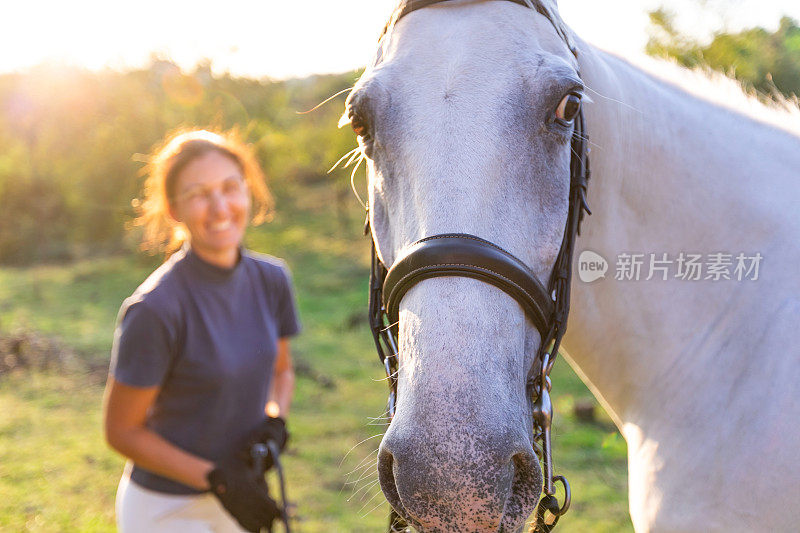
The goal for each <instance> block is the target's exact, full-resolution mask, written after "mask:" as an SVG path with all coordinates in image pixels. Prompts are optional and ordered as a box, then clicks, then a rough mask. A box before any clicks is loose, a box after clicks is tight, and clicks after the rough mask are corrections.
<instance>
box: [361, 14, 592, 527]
mask: <svg viewBox="0 0 800 533" xmlns="http://www.w3.org/2000/svg"><path fill="white" fill-rule="evenodd" d="M445 1H448V0H405V1H403V2H402V3H401V5H400V6H399V7H398V8H397V10H396V11H395V15H394V16H393V17H392V20H391V21H390V24H394V23H396V22H397V21H398V20H400V19H401V18H402V17H403V16H405V15H407V14H408V13H411V12H412V11H415V10H417V9H421V8H423V7H427V6H429V5H432V4H437V3H441V2H445ZM509 1H512V2H514V3H517V4H520V5H523V6H527V7H534V8H535V9H536V10H537V12H539V13H541V14H542V15H544V16H545V17H547V18H548V20H550V22H551V23H552V24H553V26H554V27H555V28H556V31H557V32H558V34H559V36H561V38H562V39H564V41H565V42H566V43H567V45H568V46H569V48H570V51H571V52H572V53H573V54H574V55H575V56H576V57H577V51H576V50H575V48H574V47H572V46H571V45H570V43H569V40H568V39H567V37H566V35H565V33H564V31H563V30H562V29H561V28H560V27H559V25H558V24H557V23H556V21H555V20H554V19H553V16H552V15H551V14H550V13H549V12H548V11H547V9H545V8H544V7H543V6H542V5H541V4H539V3H538V2H532V3H530V4H529V3H528V2H526V1H525V0H509ZM387 28H388V26H387ZM384 31H386V30H384ZM571 149H572V156H571V160H570V191H569V208H568V214H567V223H566V226H565V228H564V236H563V240H562V242H561V249H560V250H559V253H558V256H557V258H556V262H555V265H554V266H553V271H552V273H551V276H550V282H549V284H548V285H547V288H545V285H544V284H543V283H542V282H541V281H540V280H539V278H537V276H536V274H534V273H533V272H532V271H531V270H530V269H529V268H528V266H527V265H525V263H523V262H522V261H521V260H519V259H518V258H516V257H514V256H513V255H512V254H510V253H509V252H507V251H506V250H504V249H503V248H501V247H499V246H497V245H496V244H493V243H491V242H489V241H486V240H484V239H481V238H480V237H476V236H475V235H468V234H463V233H448V234H442V235H433V236H429V237H425V238H423V239H420V240H418V241H417V242H415V243H413V244H412V245H411V246H410V247H409V248H408V249H407V250H405V252H404V253H403V255H401V256H400V257H398V258H397V260H396V261H395V263H394V265H392V267H391V268H390V269H388V270H387V269H386V267H385V265H384V264H383V263H382V262H381V261H380V259H378V255H377V252H376V246H375V240H374V238H373V239H372V261H371V269H370V283H369V287H370V288H369V292H370V294H369V322H370V328H371V329H372V335H373V337H374V339H375V345H376V347H377V350H378V356H379V357H380V360H381V363H383V366H384V369H385V370H386V375H387V378H388V381H389V400H388V411H387V412H388V417H389V420H390V421H391V419H392V417H394V413H395V405H396V401H397V372H398V349H397V341H396V339H397V334H398V323H399V316H398V314H399V307H400V301H401V300H402V299H403V296H404V295H405V294H406V293H407V292H408V290H409V289H411V287H413V286H414V285H416V284H417V283H419V282H420V281H422V280H425V279H429V278H435V277H442V276H461V277H469V278H474V279H478V280H480V281H484V282H486V283H489V284H491V285H494V286H495V287H497V288H499V289H501V290H502V291H504V292H506V293H507V294H509V295H510V296H511V297H512V298H514V299H515V300H516V301H517V302H518V303H519V304H520V306H522V308H523V309H524V311H525V314H526V315H527V316H528V317H529V318H530V320H531V321H532V322H533V324H534V326H535V327H536V329H537V330H538V331H539V334H540V336H541V339H542V342H541V345H540V347H539V351H538V353H537V357H536V360H535V361H536V363H535V364H538V367H535V372H533V373H532V375H531V377H530V378H529V379H528V383H527V385H528V389H529V390H530V394H531V398H532V401H533V427H534V443H536V446H535V449H536V452H537V454H538V455H539V458H540V460H541V461H542V467H543V468H542V470H543V477H544V485H543V489H542V492H543V493H544V496H543V497H542V499H541V500H540V501H539V505H538V506H537V509H536V521H535V523H534V524H533V526H532V527H531V531H532V532H535V533H547V532H549V531H551V530H552V529H553V528H554V527H555V525H556V523H557V522H558V520H559V518H560V517H561V516H562V515H564V513H566V512H567V510H568V509H569V505H570V498H571V493H570V487H569V483H568V482H567V480H566V479H565V478H564V477H563V476H557V475H555V474H554V473H553V456H552V447H551V435H550V426H551V423H552V419H553V407H552V403H551V400H550V390H551V386H552V384H551V381H550V371H551V370H552V368H553V363H554V362H555V360H556V356H557V355H558V348H559V347H560V345H561V339H562V338H563V337H564V333H565V331H566V328H567V316H568V314H569V300H570V280H571V278H572V256H573V252H574V248H575V240H576V238H577V236H578V234H579V233H580V224H581V221H582V220H583V216H584V212H585V213H588V214H591V212H590V211H589V207H588V205H587V203H586V187H587V185H588V182H589V176H590V170H589V157H588V152H589V150H588V138H587V136H586V133H585V129H584V121H583V111H580V112H579V114H578V115H577V116H576V117H575V119H574V129H573V133H572V140H571ZM365 232H366V233H369V225H367V226H366V228H365ZM559 482H560V483H561V484H562V485H563V487H564V492H565V495H564V503H563V504H559V502H558V499H557V498H556V496H555V485H556V483H559ZM406 527H407V524H406V523H405V521H404V520H403V519H402V518H401V517H400V516H399V515H398V514H397V513H396V512H395V511H394V510H392V514H391V516H390V524H389V531H404V530H405V528H406Z"/></svg>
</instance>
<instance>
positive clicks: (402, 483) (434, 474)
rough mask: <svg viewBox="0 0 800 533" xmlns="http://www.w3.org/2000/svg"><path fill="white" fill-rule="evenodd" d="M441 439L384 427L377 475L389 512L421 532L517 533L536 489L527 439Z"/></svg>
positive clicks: (537, 476)
mask: <svg viewBox="0 0 800 533" xmlns="http://www.w3.org/2000/svg"><path fill="white" fill-rule="evenodd" d="M476 435H483V436H477V437H476ZM441 437H442V438H436V436H435V435H432V434H431V433H429V432H427V433H426V432H420V431H413V430H410V429H409V428H408V427H402V428H401V427H400V425H397V424H392V426H391V427H390V428H389V430H388V431H387V433H386V436H385V437H384V440H383V442H382V443H381V447H380V451H379V454H378V475H379V479H380V484H381V488H382V489H383V493H384V494H385V495H386V498H387V500H388V501H389V503H390V504H391V505H392V507H394V509H395V510H396V511H397V512H398V514H399V515H400V516H402V517H403V518H404V519H406V520H407V521H408V523H409V524H411V525H412V526H414V527H415V528H416V529H417V530H418V531H420V532H425V533H445V532H447V533H455V532H459V533H468V532H474V533H498V532H509V533H510V532H515V531H519V530H520V529H521V527H522V525H523V524H524V522H525V519H526V518H527V517H528V516H529V515H530V514H531V513H532V512H533V509H534V507H535V506H536V503H537V501H538V498H539V494H540V492H541V488H542V473H541V469H540V467H539V463H538V461H537V458H536V456H535V455H534V452H533V448H532V447H531V444H530V441H529V440H528V439H526V438H525V436H524V435H523V434H522V433H521V432H520V433H519V434H518V435H516V434H514V433H508V434H506V435H502V434H501V435H497V434H494V435H492V434H488V433H478V434H476V433H464V432H461V431H459V432H458V433H457V434H456V433H453V432H444V434H443V435H441Z"/></svg>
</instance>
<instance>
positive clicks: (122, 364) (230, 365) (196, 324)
mask: <svg viewBox="0 0 800 533" xmlns="http://www.w3.org/2000/svg"><path fill="white" fill-rule="evenodd" d="M299 330H300V324H299V321H298V318H297V311H296V308H295V303H294V296H293V292H292V285H291V280H290V277H289V274H288V271H287V269H286V266H285V265H284V264H283V262H282V261H280V260H279V259H276V258H274V257H270V256H266V255H261V254H256V253H253V252H250V251H247V250H242V252H241V255H240V259H239V262H238V263H237V264H236V266H235V267H233V268H230V269H226V268H220V267H218V266H215V265H212V264H210V263H207V262H205V261H203V260H202V259H200V258H199V257H198V256H197V255H196V254H195V253H194V252H193V251H192V250H191V249H190V248H184V249H183V250H181V251H179V252H177V253H175V254H174V255H173V256H172V257H170V258H169V260H167V262H166V263H164V264H163V265H162V266H161V267H159V268H158V269H157V270H156V271H155V272H153V274H151V275H150V277H148V278H147V280H146V281H145V282H144V283H142V285H140V286H139V288H138V289H136V291H135V292H134V293H133V295H132V296H130V297H129V298H127V299H126V300H125V301H124V302H123V304H122V307H121V309H120V311H119V316H118V318H117V328H116V331H115V333H114V345H113V348H112V352H111V367H110V372H111V374H112V375H113V376H114V379H115V380H117V381H119V382H121V383H124V384H126V385H131V386H134V387H154V386H158V387H160V391H159V394H158V396H157V397H156V400H155V403H154V405H153V406H152V408H151V409H150V412H149V413H148V415H147V422H146V425H147V427H148V428H149V429H150V430H152V431H154V432H155V433H157V434H158V435H160V436H161V437H163V438H165V439H166V440H168V441H169V442H171V443H173V444H175V445H176V446H178V447H179V448H182V449H184V450H186V451H188V452H191V453H193V454H195V455H198V456H200V457H203V458H205V459H208V460H210V461H218V460H219V459H222V458H223V457H225V456H226V455H228V454H230V453H232V452H234V451H235V448H236V447H237V446H238V445H241V442H242V440H243V439H244V438H245V437H246V436H247V435H248V433H249V432H250V431H252V429H253V428H254V427H256V426H257V425H258V424H259V423H260V422H261V421H262V420H263V419H264V408H265V406H266V402H267V396H268V394H269V390H270V381H271V377H272V373H273V368H274V366H275V357H276V353H277V342H278V339H280V338H282V337H289V336H292V335H295V334H296V333H298V331H299ZM131 479H133V481H135V482H136V483H138V484H139V485H141V486H143V487H145V488H148V489H152V490H156V491H159V492H166V493H171V494H194V493H198V492H200V491H197V490H195V489H193V488H191V487H188V486H186V485H183V484H182V483H178V482H177V481H173V480H170V479H167V478H165V477H162V476H159V475H157V474H154V473H152V472H149V471H147V470H145V469H143V468H140V467H139V466H136V465H134V468H133V471H132V473H131Z"/></svg>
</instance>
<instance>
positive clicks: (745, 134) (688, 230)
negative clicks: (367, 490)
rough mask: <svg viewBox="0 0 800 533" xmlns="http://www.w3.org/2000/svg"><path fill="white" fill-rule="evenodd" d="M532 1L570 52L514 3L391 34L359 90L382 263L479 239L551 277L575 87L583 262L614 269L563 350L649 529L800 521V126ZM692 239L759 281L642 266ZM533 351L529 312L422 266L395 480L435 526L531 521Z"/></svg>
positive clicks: (407, 329) (386, 462)
mask: <svg viewBox="0 0 800 533" xmlns="http://www.w3.org/2000/svg"><path fill="white" fill-rule="evenodd" d="M538 7H539V8H540V9H541V8H544V9H546V10H548V11H549V13H550V14H551V16H552V17H553V19H554V21H555V26H556V27H558V28H559V29H560V30H561V31H563V32H564V33H565V34H566V35H567V37H568V40H569V41H571V42H572V43H573V44H574V45H575V46H576V47H577V50H578V58H577V61H576V59H575V58H574V57H573V55H572V54H571V53H570V50H569V48H568V47H567V45H566V44H565V41H564V40H563V39H562V38H561V37H560V36H559V35H558V33H557V31H556V29H555V27H554V25H553V24H551V22H550V21H548V19H547V18H545V17H544V16H542V15H541V14H540V13H538V12H537V11H535V10H534V9H528V8H526V7H523V6H520V5H517V4H515V3H513V2H508V1H494V0H489V1H487V0H451V1H449V2H443V3H440V4H436V5H433V6H430V7H425V8H424V9H419V10H417V11H414V12H412V13H410V14H408V15H407V16H405V17H403V18H402V19H400V20H399V21H397V24H390V26H389V27H388V29H387V32H386V34H385V35H384V37H383V38H382V39H381V41H380V43H379V49H378V52H377V54H376V56H375V59H374V61H373V62H372V64H371V65H369V66H368V68H367V69H366V71H365V72H364V74H363V76H362V77H361V79H360V80H359V82H358V83H357V84H356V87H355V90H354V91H353V93H352V94H351V96H350V98H349V99H348V109H349V115H350V116H351V117H353V120H354V127H355V129H356V130H357V132H358V133H359V134H360V142H361V145H362V148H363V151H364V153H365V154H366V156H367V163H368V175H369V206H370V222H371V228H372V232H373V237H374V239H375V242H376V243H377V250H378V254H379V257H380V258H381V260H382V261H383V262H384V264H385V265H387V266H391V265H392V264H393V262H394V260H395V258H396V257H397V256H398V254H399V253H400V252H402V251H403V249H404V248H405V247H407V246H408V245H409V244H410V243H412V242H414V241H416V240H417V239H420V238H422V237H425V236H428V235H434V234H438V233H446V232H460V233H471V234H474V235H477V236H480V237H482V238H484V239H487V240H489V241H492V242H494V243H497V244H498V245H500V246H502V247H503V248H505V249H506V250H508V251H510V252H511V253H513V254H514V255H516V256H517V257H519V258H520V259H522V260H523V261H524V262H525V263H527V265H528V266H529V267H530V268H531V269H532V270H533V271H534V272H535V273H536V275H537V276H538V277H539V278H540V279H541V280H543V281H545V280H547V279H548V278H549V276H550V272H551V268H552V265H553V262H554V260H555V257H556V254H557V252H558V249H559V246H560V243H561V239H562V235H563V227H564V221H565V218H566V210H567V192H568V188H569V183H568V182H569V160H570V145H569V142H568V141H569V138H570V131H571V126H570V125H569V124H568V125H566V126H565V125H563V124H559V122H558V121H557V120H555V116H556V114H557V113H559V112H561V110H558V108H559V103H560V102H561V101H562V100H563V99H564V98H565V96H567V95H568V94H569V93H570V92H578V93H581V94H583V95H584V97H583V104H584V112H585V117H586V132H587V133H588V135H589V137H590V139H591V141H592V152H591V163H592V169H593V176H592V179H591V182H590V184H589V202H590V204H591V208H592V211H593V215H592V216H591V217H589V218H587V219H586V220H585V221H584V223H583V229H582V235H581V237H580V239H579V240H578V244H577V247H576V253H575V257H576V260H577V257H578V254H579V253H580V252H581V251H583V250H587V249H588V250H592V251H594V252H597V253H599V254H600V255H601V256H603V257H604V258H606V259H607V260H608V261H609V263H611V267H610V268H611V270H610V272H609V273H608V274H607V276H606V278H605V279H600V280H598V281H595V282H593V283H583V282H581V281H579V280H577V279H575V280H574V281H573V294H572V312H571V314H570V319H569V330H568V333H567V337H566V339H565V346H566V349H567V350H568V351H569V359H570V362H571V364H572V365H573V367H574V368H575V370H576V371H577V372H578V373H579V374H580V375H581V377H582V378H583V379H584V380H585V382H586V383H587V385H588V386H589V387H590V388H591V390H592V391H593V392H594V394H595V395H596V396H597V397H598V399H599V400H600V401H601V402H602V404H603V405H604V406H605V408H606V409H607V411H608V412H609V413H610V415H611V416H612V417H613V419H614V420H615V422H616V423H617V425H618V426H619V428H620V431H621V432H622V434H623V436H624V437H625V439H626V441H627V443H628V454H629V455H628V457H629V461H628V463H629V498H630V513H631V517H632V520H633V524H634V526H635V528H636V530H637V531H639V532H644V531H704V532H705V531H797V530H798V528H800V525H799V524H800V505H797V503H796V500H797V499H798V497H800V456H798V452H797V446H798V444H797V443H798V441H800V423H799V422H800V401H798V400H799V399H800V398H799V397H800V327H798V326H800V276H799V275H798V273H799V270H798V265H800V246H798V242H799V237H800V210H799V209H798V208H800V194H798V190H800V183H798V178H799V177H800V171H799V170H798V169H800V134H798V132H799V131H800V128H798V127H797V125H798V123H799V122H800V121H799V120H798V119H797V116H798V115H797V114H796V113H789V112H788V111H787V112H778V111H775V110H773V109H768V108H767V107H765V106H762V105H760V104H757V103H753V102H747V98H746V97H744V96H740V97H737V99H738V100H739V101H740V102H742V104H741V105H734V106H733V107H739V108H740V109H739V110H738V111H737V109H732V108H731V106H730V105H729V104H728V103H727V102H728V100H729V98H728V96H723V91H721V90H720V89H719V87H720V82H710V81H708V80H707V79H701V78H703V76H700V75H697V74H692V73H686V72H685V71H681V70H680V69H678V68H677V67H672V66H666V67H664V66H662V67H659V70H661V71H662V72H666V73H667V74H666V75H665V77H662V79H659V76H658V75H656V74H652V73H648V72H645V71H644V70H642V69H640V68H637V67H634V66H632V65H631V64H629V63H627V62H626V61H623V60H622V59H619V58H617V57H614V56H612V55H609V54H607V53H604V52H601V51H599V50H597V49H595V48H593V47H591V46H590V45H588V44H586V43H585V42H583V41H581V40H580V39H579V38H578V37H576V36H574V35H573V34H572V32H571V31H570V30H569V29H568V28H566V27H565V26H563V23H562V22H561V20H560V18H559V17H558V13H557V6H556V5H555V2H554V1H553V0H549V1H543V2H542V3H540V4H538ZM621 31H624V29H621ZM671 76H673V77H674V76H677V77H678V78H682V79H688V80H690V82H691V80H694V81H695V82H697V83H698V84H699V85H698V87H700V90H699V91H698V92H696V94H692V92H691V91H690V90H689V89H687V88H685V87H684V86H682V83H676V82H675V81H674V79H670V77H671ZM729 83H730V82H727V81H725V82H723V83H722V86H726V85H728V84H729ZM690 84H691V83H690ZM589 97H591V100H590V98H589ZM745 103H746V105H745ZM745 108H747V109H745ZM681 252H684V253H685V254H689V253H697V254H702V256H703V258H704V261H705V260H706V259H708V258H710V257H712V256H714V254H716V253H725V254H732V256H731V257H730V259H731V260H732V261H733V262H734V263H735V260H736V259H735V258H736V255H737V254H738V253H739V252H744V253H746V254H747V256H748V257H751V256H755V255H756V254H761V256H762V257H763V259H762V261H761V263H760V271H759V272H758V279H756V280H753V279H752V278H754V277H756V276H755V272H754V271H753V270H750V272H749V277H748V276H745V278H744V279H742V280H741V281H738V280H736V279H735V277H736V276H733V275H732V274H733V267H731V271H730V274H731V277H733V278H734V279H731V280H725V279H720V280H718V281H715V280H714V279H713V278H714V277H715V275H713V273H711V271H709V270H707V271H704V272H702V274H701V278H702V279H700V280H697V281H689V280H685V279H681V278H680V277H676V274H679V273H678V272H677V270H676V269H677V268H678V267H679V266H685V265H678V264H677V263H672V264H671V265H670V264H669V263H656V264H655V265H654V266H665V265H666V266H667V267H669V268H672V270H669V271H668V272H667V273H666V274H667V279H666V280H664V279H662V271H661V270H656V275H655V276H653V278H652V279H650V280H645V279H644V278H645V277H646V271H647V269H648V268H649V266H650V265H649V261H650V256H649V254H651V253H654V254H656V255H655V256H654V257H655V259H656V260H661V259H664V257H663V255H662V254H664V253H666V254H668V255H667V259H668V260H672V261H675V260H676V259H677V258H678V257H679V254H680V253H681ZM636 253H643V254H648V255H645V256H644V258H643V259H644V265H643V267H642V268H643V269H642V273H641V279H640V280H639V281H635V280H616V279H613V278H614V273H615V267H614V265H615V264H619V262H618V258H621V257H622V258H624V257H625V256H621V255H620V254H636ZM685 257H688V256H685ZM725 258H727V257H725V256H724V257H723V259H725ZM705 266H706V268H708V264H706V265H705ZM749 266H753V263H752V262H751V264H750V265H749ZM740 273H741V272H740ZM708 275H711V279H705V278H706V277H707V276H708ZM538 345H539V333H538V332H537V331H536V329H535V328H534V327H533V325H532V324H531V323H530V321H528V320H526V317H525V314H524V312H523V310H522V308H521V307H520V305H519V304H518V303H517V302H516V301H515V300H514V299H512V298H511V297H510V296H509V295H507V294H506V293H504V292H502V291H501V290H499V289H497V288H495V287H494V286H492V285H489V284H487V283H483V282H481V281H477V280H474V279H468V278H461V277H440V278H435V279H428V280H425V281H423V282H421V283H419V284H418V285H416V286H415V287H414V288H412V289H411V290H410V291H409V292H408V293H407V294H406V296H405V297H404V298H403V299H402V301H401V305H400V324H399V348H400V356H399V357H400V365H401V366H400V370H399V403H398V405H397V413H396V416H395V417H394V420H393V422H392V424H391V426H390V427H389V429H388V431H387V433H386V435H385V437H384V440H383V442H382V444H381V448H380V453H379V474H380V480H381V485H382V489H383V491H384V493H385V494H386V496H387V498H388V499H389V501H390V503H391V504H392V506H393V507H394V508H395V509H396V510H397V511H398V512H399V513H400V514H401V515H402V516H404V517H405V518H407V519H408V520H409V522H410V523H411V524H413V525H414V526H415V527H416V528H417V529H419V530H420V531H425V532H440V531H441V532H444V531H447V532H454V531H458V532H468V531H470V532H471V531H475V532H496V531H518V530H519V529H520V528H521V527H522V526H523V523H524V520H525V519H526V518H527V517H528V516H529V514H530V513H531V512H532V509H533V507H534V505H535V503H536V500H537V498H538V495H539V490H540V479H541V478H540V476H541V472H540V469H539V465H538V462H537V461H536V458H535V456H534V454H533V449H532V446H531V422H530V419H531V405H530V400H529V398H528V396H527V392H526V387H525V384H526V378H527V375H528V372H529V371H530V369H531V367H532V364H533V361H532V358H533V357H534V354H536V351H537V348H538ZM554 394H555V395H556V396H557V395H558V384H557V383H556V384H555V387H554ZM556 423H557V422H556ZM554 448H555V452H556V459H557V457H558V455H557V454H558V439H556V440H555V444H554ZM531 480H533V481H531ZM575 498H580V495H579V494H577V495H575ZM568 520H569V515H566V517H565V518H564V520H563V523H568Z"/></svg>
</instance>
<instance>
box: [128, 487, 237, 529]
mask: <svg viewBox="0 0 800 533" xmlns="http://www.w3.org/2000/svg"><path fill="white" fill-rule="evenodd" d="M116 511H117V528H118V529H119V532H120V533H242V532H244V531H245V530H244V529H242V528H241V527H240V526H239V524H238V523H237V522H236V520H235V519H234V518H233V517H232V516H231V515H230V514H228V512H227V511H226V510H225V508H224V507H223V506H222V504H221V503H219V501H218V500H217V499H216V498H215V497H214V496H213V495H211V493H204V494H189V495H183V494H165V493H163V492H157V491H154V490H150V489H146V488H144V487H142V486H140V485H137V484H136V483H134V482H132V481H131V480H130V477H129V476H128V474H127V472H126V474H125V475H123V476H122V479H121V480H120V482H119V487H118V488H117V501H116Z"/></svg>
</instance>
